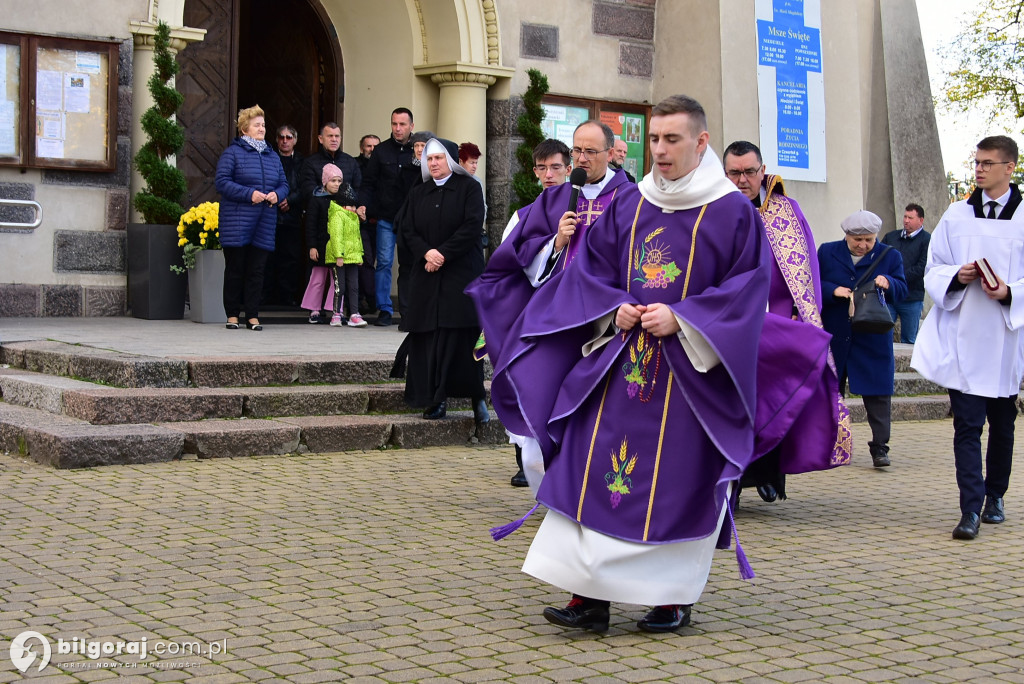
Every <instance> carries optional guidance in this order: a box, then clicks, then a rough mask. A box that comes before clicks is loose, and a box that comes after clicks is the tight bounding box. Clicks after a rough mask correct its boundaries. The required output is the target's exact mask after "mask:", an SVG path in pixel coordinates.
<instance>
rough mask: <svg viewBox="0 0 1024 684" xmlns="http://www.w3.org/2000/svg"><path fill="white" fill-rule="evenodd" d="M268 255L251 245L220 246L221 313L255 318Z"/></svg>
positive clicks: (258, 312) (234, 316) (231, 316)
mask: <svg viewBox="0 0 1024 684" xmlns="http://www.w3.org/2000/svg"><path fill="white" fill-rule="evenodd" d="M269 255H270V252H268V251H267V250H265V249H260V248H259V247H256V246H255V245H246V246H245V247H224V313H225V314H226V315H227V317H228V318H238V315H239V313H240V312H241V311H243V310H244V311H245V317H246V318H259V315H260V303H261V300H262V298H263V269H264V267H265V266H266V263H267V257H268V256H269Z"/></svg>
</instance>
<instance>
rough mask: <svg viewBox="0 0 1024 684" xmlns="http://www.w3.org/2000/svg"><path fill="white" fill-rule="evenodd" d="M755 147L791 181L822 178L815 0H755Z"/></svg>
mask: <svg viewBox="0 0 1024 684" xmlns="http://www.w3.org/2000/svg"><path fill="white" fill-rule="evenodd" d="M756 7H757V10H756V14H757V73H758V101H759V104H760V114H761V117H760V118H761V148H762V153H764V155H765V157H767V158H766V160H765V162H766V163H769V162H771V163H769V166H770V167H772V168H775V169H777V170H778V171H780V172H782V173H783V175H784V176H785V177H787V178H790V179H792V180H811V181H824V180H825V159H824V155H825V147H824V128H825V104H824V84H823V81H822V68H821V30H820V28H818V26H819V25H820V21H821V19H820V16H821V11H820V6H819V4H818V0H757V2H756Z"/></svg>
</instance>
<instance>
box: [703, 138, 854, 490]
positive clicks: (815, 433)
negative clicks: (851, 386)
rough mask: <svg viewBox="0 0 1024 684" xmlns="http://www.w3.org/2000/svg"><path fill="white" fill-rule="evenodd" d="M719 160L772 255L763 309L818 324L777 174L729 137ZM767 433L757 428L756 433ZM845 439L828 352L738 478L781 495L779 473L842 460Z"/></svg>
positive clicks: (794, 221)
mask: <svg viewBox="0 0 1024 684" xmlns="http://www.w3.org/2000/svg"><path fill="white" fill-rule="evenodd" d="M722 162H723V164H724V166H725V173H726V176H728V177H729V180H730V181H732V182H733V184H735V185H736V187H737V188H739V190H740V192H742V193H743V194H744V195H745V196H746V197H747V199H749V200H750V201H751V202H753V204H754V206H755V207H757V208H758V214H759V215H760V217H761V220H762V222H763V223H764V228H765V235H766V236H767V238H768V246H769V248H770V249H771V253H772V257H773V258H772V269H771V270H772V277H771V285H770V286H769V293H768V312H769V314H771V315H773V316H781V317H785V318H791V319H793V320H796V321H800V322H801V323H803V324H804V326H812V327H814V328H817V329H818V330H821V329H823V326H822V321H821V304H822V302H821V277H820V275H819V271H818V256H817V250H816V249H815V246H814V235H813V233H812V232H811V228H810V224H809V223H808V221H807V219H806V217H805V216H804V214H803V212H802V211H801V210H800V205H799V204H797V202H796V200H793V199H792V198H790V197H788V196H787V195H786V191H785V187H784V185H783V181H782V178H781V177H780V176H777V175H772V174H765V165H764V161H763V160H762V158H761V150H760V149H759V148H758V147H757V145H754V144H753V143H751V142H748V141H746V140H737V141H735V142H733V143H731V144H730V145H729V146H728V147H727V148H726V149H725V153H724V154H723V155H722ZM768 437H769V435H768V434H763V435H762V440H763V441H766V438H768ZM772 438H773V439H775V438H779V436H778V435H777V434H775V435H773V436H772ZM852 446H853V440H852V434H851V432H850V412H849V410H848V409H847V407H846V404H845V403H844V402H843V399H842V395H841V394H840V393H839V379H838V377H837V375H836V372H835V364H834V363H832V362H831V359H830V360H829V363H828V364H827V366H826V367H825V368H822V372H821V376H820V378H819V381H818V384H817V385H816V393H815V396H814V397H813V398H812V399H811V400H810V401H808V402H807V404H806V408H805V409H804V411H803V413H802V414H801V416H800V419H799V420H797V421H796V422H795V423H794V425H793V426H792V428H791V429H790V430H789V432H787V433H786V434H785V435H784V436H782V437H781V438H779V443H778V446H776V447H775V448H774V449H766V448H765V444H764V443H762V444H760V445H759V446H758V447H757V449H755V455H756V456H757V457H758V458H757V460H755V461H754V463H752V464H751V467H750V468H748V469H747V471H746V472H745V473H744V476H743V479H742V480H741V482H740V485H741V486H742V487H756V488H757V492H758V494H759V495H760V496H761V498H762V499H764V500H765V501H774V500H775V499H776V498H780V499H785V498H786V490H785V482H786V479H785V477H786V473H791V474H792V473H802V472H807V471H809V470H820V469H822V468H827V467H832V466H838V465H844V464H846V463H849V462H850V457H851V452H852Z"/></svg>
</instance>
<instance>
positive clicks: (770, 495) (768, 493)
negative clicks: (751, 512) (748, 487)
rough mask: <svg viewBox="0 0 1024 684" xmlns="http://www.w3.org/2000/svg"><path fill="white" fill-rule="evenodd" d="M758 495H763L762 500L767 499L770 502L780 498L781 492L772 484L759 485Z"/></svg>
mask: <svg viewBox="0 0 1024 684" xmlns="http://www.w3.org/2000/svg"><path fill="white" fill-rule="evenodd" d="M757 495H758V496H760V497H761V501H767V502H768V503H771V502H772V501H775V500H776V499H778V498H779V493H778V492H777V491H775V487H773V486H772V485H771V484H763V485H757Z"/></svg>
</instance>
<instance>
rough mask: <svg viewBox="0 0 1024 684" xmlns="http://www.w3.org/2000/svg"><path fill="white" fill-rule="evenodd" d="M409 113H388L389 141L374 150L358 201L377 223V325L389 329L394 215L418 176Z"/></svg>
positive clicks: (399, 109) (375, 281)
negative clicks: (411, 139)
mask: <svg viewBox="0 0 1024 684" xmlns="http://www.w3.org/2000/svg"><path fill="white" fill-rule="evenodd" d="M412 130H413V120H412V112H411V111H409V110H408V109H406V108H405V107H399V108H397V109H395V110H394V111H393V112H391V137H390V138H388V139H387V140H384V141H382V142H381V143H380V144H379V145H377V147H376V148H374V150H373V155H371V157H370V163H369V164H367V166H366V176H365V178H364V180H363V187H362V192H361V193H360V197H361V200H362V201H363V203H364V204H366V205H367V206H368V207H369V215H370V217H372V218H375V219H377V265H376V269H375V273H374V286H375V288H376V290H377V309H379V312H378V314H377V322H376V325H381V326H385V325H391V319H392V316H393V315H394V313H395V308H394V305H393V304H392V303H391V266H392V264H393V263H394V260H395V226H394V221H395V215H396V214H397V213H398V210H399V209H400V208H401V206H402V203H403V202H404V201H405V198H406V196H407V195H408V194H409V190H410V188H412V186H413V183H415V182H416V180H417V178H418V176H419V167H417V166H414V165H413V163H412V160H413V152H412V143H411V142H410V140H409V138H410V137H412Z"/></svg>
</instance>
